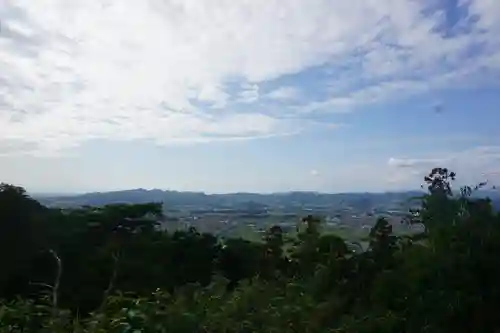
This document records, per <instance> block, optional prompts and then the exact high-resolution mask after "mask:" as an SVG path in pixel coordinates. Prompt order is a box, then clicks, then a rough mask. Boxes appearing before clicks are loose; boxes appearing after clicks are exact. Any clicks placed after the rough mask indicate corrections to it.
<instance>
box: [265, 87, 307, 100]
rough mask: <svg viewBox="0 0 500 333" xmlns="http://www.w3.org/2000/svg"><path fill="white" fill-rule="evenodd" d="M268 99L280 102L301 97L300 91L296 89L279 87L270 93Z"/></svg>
mask: <svg viewBox="0 0 500 333" xmlns="http://www.w3.org/2000/svg"><path fill="white" fill-rule="evenodd" d="M266 97H267V98H270V99H273V100H278V101H288V100H296V99H298V98H299V97H300V90H299V89H298V88H296V87H279V88H277V89H275V90H273V91H271V92H269V93H268V94H267V95H266Z"/></svg>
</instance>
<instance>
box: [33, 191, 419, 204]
mask: <svg viewBox="0 0 500 333" xmlns="http://www.w3.org/2000/svg"><path fill="white" fill-rule="evenodd" d="M421 194H422V192H420V191H410V192H386V193H335V194H330V193H316V192H287V193H275V194H259V193H230V194H205V193H203V192H177V191H162V190H144V189H134V190H125V191H113V192H95V193H86V194H80V195H56V196H49V195H38V196H36V195H35V198H36V199H38V200H39V201H40V202H41V203H43V204H45V205H48V206H59V207H74V206H84V205H88V206H101V205H105V204H112V203H146V202H162V203H164V204H165V205H167V206H217V207H232V206H238V205H242V204H248V203H254V204H257V205H266V206H290V205H303V206H324V205H340V204H349V205H355V206H356V205H364V204H368V203H370V204H374V205H378V204H384V203H387V202H391V201H402V200H408V199H410V198H412V197H415V196H419V195H421Z"/></svg>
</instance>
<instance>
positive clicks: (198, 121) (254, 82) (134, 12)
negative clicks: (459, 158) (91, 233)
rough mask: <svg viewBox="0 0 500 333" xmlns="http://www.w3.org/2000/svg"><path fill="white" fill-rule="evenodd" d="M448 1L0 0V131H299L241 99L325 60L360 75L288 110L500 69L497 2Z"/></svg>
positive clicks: (64, 139)
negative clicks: (450, 5) (450, 10)
mask: <svg viewBox="0 0 500 333" xmlns="http://www.w3.org/2000/svg"><path fill="white" fill-rule="evenodd" d="M429 4H432V5H433V6H432V7H431V6H429ZM439 4H440V2H439V1H435V2H434V1H431V2H426V1H410V0H404V1H403V0H400V1H394V0H376V1H375V0H357V1H354V2H352V1H351V2H345V1H331V0H310V1H303V0H288V1H281V0H255V1H238V0H234V1H225V0H216V1H211V2H204V1H197V0H184V1H177V0H163V1H158V0H144V1H132V0H120V1H118V0H111V1H110V0H106V1H104V0H94V1H87V0H85V1H84V0H37V1H33V0H0V21H1V29H2V30H1V31H0V111H1V112H0V139H1V140H5V141H8V142H18V143H19V144H20V145H26V146H29V147H32V146H33V145H34V146H36V147H37V148H36V149H35V150H37V149H38V150H46V151H57V150H59V149H61V148H67V147H74V146H75V145H78V144H80V143H82V142H85V141H86V140H91V139H95V138H105V139H111V140H134V139H150V140H155V141H156V142H158V143H161V144H169V143H176V142H186V141H192V142H202V141H203V142H204V141H211V140H216V139H217V138H220V137H225V138H238V139H239V138H242V137H244V138H252V137H263V136H269V135H280V134H287V133H297V132H299V131H300V129H301V128H302V122H301V121H300V119H297V121H294V122H291V121H289V120H288V121H286V120H283V119H281V118H278V117H275V116H273V115H271V113H269V112H267V111H266V108H265V105H260V106H259V107H256V108H255V109H256V110H259V111H255V112H246V113H244V114H241V113H238V105H241V104H247V105H248V104H252V103H253V104H256V103H260V101H261V96H260V95H261V94H262V92H261V91H260V89H259V87H260V86H261V83H264V82H268V83H271V82H276V81H277V80H279V79H280V78H282V77H283V76H285V75H286V76H287V77H290V78H292V79H293V75H296V74H298V73H304V72H305V71H307V70H308V69H310V68H313V67H317V66H325V67H326V68H327V69H328V70H327V71H328V76H329V80H330V82H332V83H333V84H332V86H336V85H335V84H334V83H336V82H344V83H345V82H349V85H348V86H346V84H342V85H341V86H342V89H341V90H338V91H335V90H334V91H331V90H330V91H329V93H328V96H327V97H326V98H325V99H321V100H316V101H314V100H313V101H312V102H308V103H306V104H305V105H302V106H300V107H299V108H297V107H296V105H294V106H295V107H296V108H291V109H289V110H288V111H289V112H299V113H300V114H302V115H304V114H306V113H307V112H312V111H320V110H331V109H335V110H340V109H349V108H350V107H351V106H353V105H358V104H360V103H375V102H378V101H380V100H385V99H389V98H394V97H402V96H405V95H407V94H413V93H417V92H421V91H425V90H427V89H432V88H441V87H449V86H455V85H456V84H457V82H465V83H466V84H479V83H480V82H482V81H483V80H487V79H488V78H494V77H496V76H495V74H497V73H498V72H499V69H500V57H499V54H500V52H498V51H499V50H500V40H499V39H498V33H499V32H500V25H499V23H498V22H500V2H498V1H493V0H490V1H486V0H468V1H467V0H462V1H460V7H459V8H458V11H459V12H460V13H463V15H461V16H460V18H459V19H458V21H457V22H450V21H449V20H448V18H447V16H446V15H445V14H446V10H447V9H446V8H444V7H439V6H438V5H439ZM464 78H467V80H459V79H464ZM241 84H244V86H243V88H242V89H239V90H238V89H234V87H235V86H241ZM300 84H301V82H300V81H298V82H297V85H300ZM299 88H300V87H299ZM274 89H275V90H274V91H273V89H270V90H268V91H270V93H269V94H268V95H267V97H269V98H273V99H274V100H279V101H280V102H281V103H283V106H284V107H286V105H287V101H291V100H293V99H294V98H295V97H297V90H293V88H290V87H282V88H279V86H276V87H274ZM302 97H304V98H301V100H306V101H307V100H311V99H312V97H311V96H302ZM304 111H307V112H304ZM242 117H243V118H242ZM304 117H306V116H305V115H304ZM30 149H31V148H30Z"/></svg>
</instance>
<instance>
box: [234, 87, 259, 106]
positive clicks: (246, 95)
mask: <svg viewBox="0 0 500 333" xmlns="http://www.w3.org/2000/svg"><path fill="white" fill-rule="evenodd" d="M258 99H259V86H258V85H256V84H243V85H242V90H241V91H240V93H239V99H238V101H239V102H241V103H247V104H249V103H253V102H256V101H257V100H258Z"/></svg>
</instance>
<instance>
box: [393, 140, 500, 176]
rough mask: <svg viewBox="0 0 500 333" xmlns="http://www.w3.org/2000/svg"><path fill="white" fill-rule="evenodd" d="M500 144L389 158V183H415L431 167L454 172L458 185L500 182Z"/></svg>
mask: <svg viewBox="0 0 500 333" xmlns="http://www.w3.org/2000/svg"><path fill="white" fill-rule="evenodd" d="M499 163H500V146H478V147H473V148H470V149H467V150H464V151H458V152H448V153H443V154H440V155H439V156H431V157H424V158H390V159H389V160H388V162H387V164H388V166H389V178H388V180H389V182H392V183H399V184H416V183H418V182H422V180H423V177H424V175H426V174H428V173H429V172H430V171H431V169H432V168H434V167H447V168H449V169H450V170H452V171H455V172H456V173H457V176H458V180H459V183H460V184H467V185H475V184H478V183H479V182H482V181H488V182H490V183H491V184H498V183H499V182H500V173H499V172H498V170H499V169H498V165H499Z"/></svg>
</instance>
